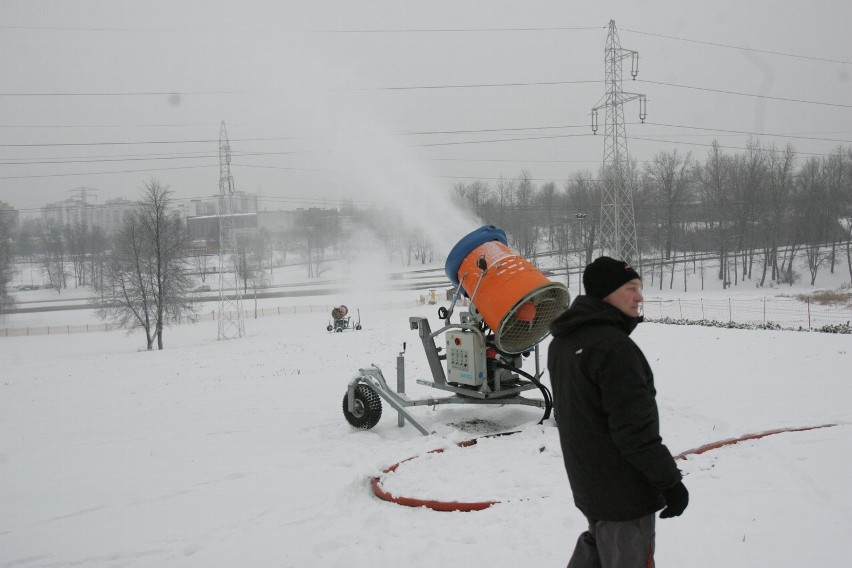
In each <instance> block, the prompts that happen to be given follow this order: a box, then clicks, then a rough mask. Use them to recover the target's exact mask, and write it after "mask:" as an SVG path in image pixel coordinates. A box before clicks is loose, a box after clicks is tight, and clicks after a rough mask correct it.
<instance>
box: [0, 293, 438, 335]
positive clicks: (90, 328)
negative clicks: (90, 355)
mask: <svg viewBox="0 0 852 568" xmlns="http://www.w3.org/2000/svg"><path fill="white" fill-rule="evenodd" d="M424 303H425V299H424V298H422V297H421V299H420V300H411V301H404V302H385V303H382V304H377V305H375V306H371V307H374V308H376V309H383V310H392V309H402V308H411V307H415V306H422V305H423V304H424ZM334 307H335V306H332V305H330V304H328V305H326V304H307V305H302V306H275V307H267V308H258V309H257V310H254V309H244V310H242V312H243V318H245V319H254V318H261V317H268V316H283V315H288V314H309V313H325V314H330V313H331V310H332V309H333V308H334ZM235 316H236V313H235V312H228V317H229V318H234V317H235ZM218 317H219V316H218V314H217V312H216V311H215V310H212V311H209V312H199V313H196V314H195V315H194V316H192V317H187V318H180V320H179V321H177V322H175V323H177V324H181V325H183V324H194V323H198V322H202V321H214V320H216V319H218ZM119 329H122V328H121V327H119V326H117V325H115V324H111V323H95V324H91V323H87V324H81V325H49V326H29V327H6V328H0V337H25V336H29V335H65V334H69V333H92V332H100V331H114V330H119Z"/></svg>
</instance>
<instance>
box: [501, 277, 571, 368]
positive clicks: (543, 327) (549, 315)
mask: <svg viewBox="0 0 852 568" xmlns="http://www.w3.org/2000/svg"><path fill="white" fill-rule="evenodd" d="M568 303H569V294H568V290H567V289H566V288H565V286H563V285H562V284H558V283H553V282H552V283H550V284H549V285H545V286H542V287H541V288H537V289H536V290H534V291H532V292H531V293H529V294H527V295H526V296H525V297H524V298H522V299H521V300H520V301H519V302H518V303H517V304H516V306H515V307H514V308H512V309H511V310H510V311H509V313H508V314H506V316H505V317H504V318H503V321H501V322H500V326H499V327H498V329H497V330H495V338H494V342H495V344H496V345H497V348H498V349H500V350H501V351H503V352H505V353H521V352H523V351H526V350H527V349H529V348H530V347H532V346H534V345H535V344H536V343H538V342H539V341H541V340H542V339H544V338H545V337H547V334H548V333H550V324H551V323H553V320H555V319H556V318H557V317H558V316H559V314H561V313H562V312H563V311H565V308H567V307H568Z"/></svg>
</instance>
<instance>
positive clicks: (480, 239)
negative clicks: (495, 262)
mask: <svg viewBox="0 0 852 568" xmlns="http://www.w3.org/2000/svg"><path fill="white" fill-rule="evenodd" d="M489 241H500V242H501V243H503V244H504V245H506V246H509V241H508V240H507V239H506V231H504V230H503V229H501V228H500V227H496V226H494V225H485V226H482V227H480V228H478V229H476V230H475V231H472V232H470V233H468V234H467V235H465V236H464V237H462V239H461V240H460V241H459V242H458V243H456V246H454V247H453V248H452V250H451V251H450V254H448V255H447V262H445V263H444V273H445V274H446V275H447V278H449V279H450V282H452V283H453V286H455V287H456V288H458V285H459V276H458V272H459V268H461V264H462V262H464V259H465V258H466V257H467V255H468V254H469V253H470V251H472V250H473V249H475V248H476V247H478V246H479V245H481V244H483V243H487V242H489ZM466 295H467V294H466V293H465V296H466Z"/></svg>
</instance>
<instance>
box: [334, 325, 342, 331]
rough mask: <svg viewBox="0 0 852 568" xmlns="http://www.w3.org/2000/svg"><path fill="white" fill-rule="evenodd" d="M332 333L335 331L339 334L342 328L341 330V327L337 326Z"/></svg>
mask: <svg viewBox="0 0 852 568" xmlns="http://www.w3.org/2000/svg"><path fill="white" fill-rule="evenodd" d="M334 331H335V332H336V333H340V332H341V331H343V328H342V327H340V326H337V328H336V329H335V330H334Z"/></svg>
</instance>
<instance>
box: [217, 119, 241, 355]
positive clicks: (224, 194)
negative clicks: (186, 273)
mask: <svg viewBox="0 0 852 568" xmlns="http://www.w3.org/2000/svg"><path fill="white" fill-rule="evenodd" d="M233 197H234V176H232V175H231V144H230V143H229V142H228V130H227V129H226V128H225V121H222V128H220V129H219V339H235V338H239V337H242V336H243V335H244V333H245V329H244V326H243V309H242V308H243V306H242V296H241V294H240V279H239V269H238V267H239V257H238V256H237V233H236V231H235V228H234V208H233V206H232V203H231V201H232V199H233Z"/></svg>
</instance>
